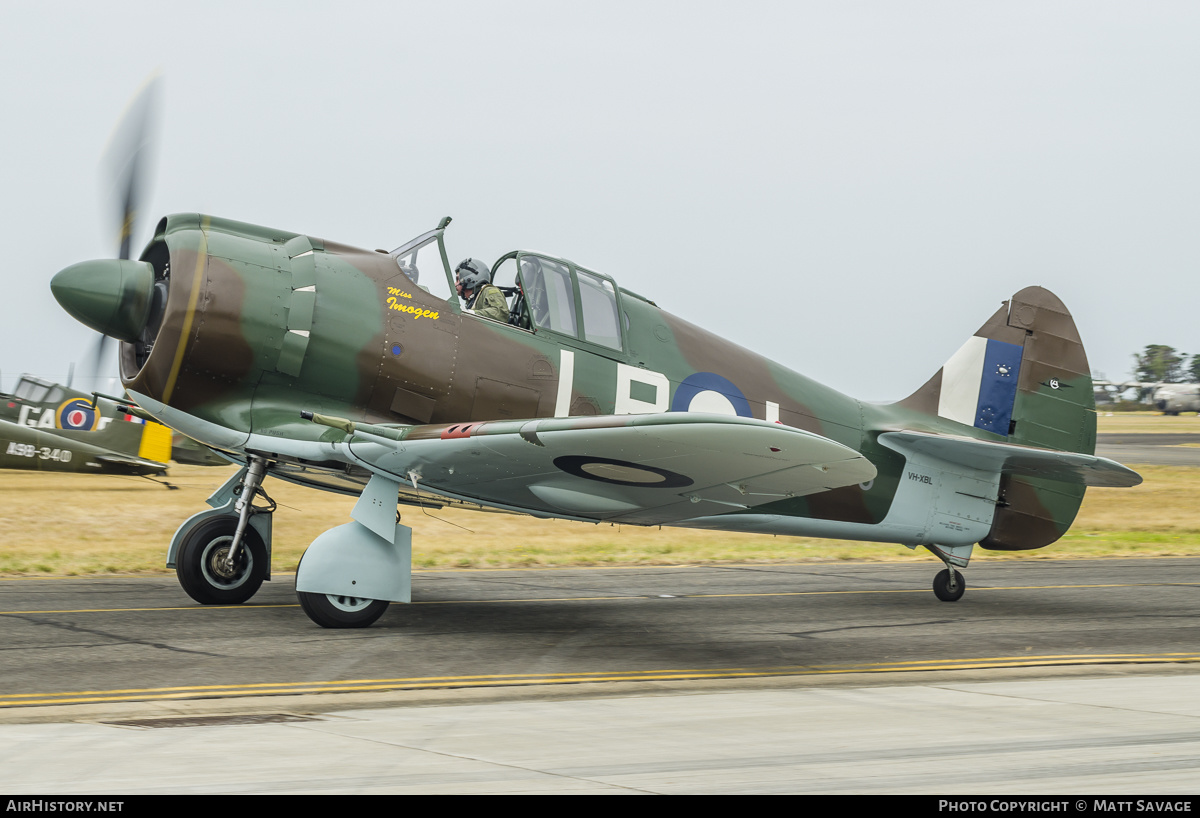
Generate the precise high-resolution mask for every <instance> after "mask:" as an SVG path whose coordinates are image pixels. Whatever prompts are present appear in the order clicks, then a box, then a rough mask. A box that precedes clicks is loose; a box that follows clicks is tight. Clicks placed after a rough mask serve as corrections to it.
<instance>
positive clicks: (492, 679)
mask: <svg viewBox="0 0 1200 818" xmlns="http://www.w3.org/2000/svg"><path fill="white" fill-rule="evenodd" d="M1165 662H1200V653H1164V654H1128V653H1118V654H1082V655H1080V654H1055V655H1046V656H1009V657H1005V656H999V657H989V658H974V659H959V660H917V661H908V662H887V663H874V664H862V665H816V666H805V665H784V666H769V667H759V668H711V669H702V668H688V669H663V670H646V671H593V672H587V673H544V674H490V675H468V676H418V677H410V678H397V679H354V680H347V681H316V682H278V683H271V682H262V683H255V684H241V685H193V686H186V687H160V688H126V689H118V690H84V691H73V692H64V693H20V694H8V695H0V707H16V706H30V705H47V704H87V703H99V702H119V701H166V700H178V699H188V698H201V697H213V696H220V697H236V696H267V695H295V694H298V693H352V692H375V691H383V690H417V689H420V690H437V689H445V688H480V687H502V686H516V685H552V684H554V685H557V684H581V683H585V682H631V681H632V682H636V681H642V682H653V681H695V680H704V679H736V678H755V677H759V678H763V677H772V676H816V675H830V674H846V673H888V672H913V671H930V670H979V669H992V668H1011V667H1037V666H1047V665H1111V664H1135V663H1136V664H1149V663H1165Z"/></svg>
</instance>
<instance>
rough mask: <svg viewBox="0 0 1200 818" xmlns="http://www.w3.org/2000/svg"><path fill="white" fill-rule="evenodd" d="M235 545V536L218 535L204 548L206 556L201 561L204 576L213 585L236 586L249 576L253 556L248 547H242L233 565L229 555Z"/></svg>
mask: <svg viewBox="0 0 1200 818" xmlns="http://www.w3.org/2000/svg"><path fill="white" fill-rule="evenodd" d="M232 545H233V537H230V536H225V537H218V538H217V539H215V540H213V541H212V542H210V543H209V544H208V545H207V546H205V548H204V557H203V559H202V560H201V562H200V567H201V570H202V571H203V572H204V577H205V579H207V580H208V581H209V582H211V583H212V584H213V585H215V586H218V587H224V588H236V587H237V586H238V585H241V584H242V583H243V582H244V581H245V580H246V577H247V576H249V573H250V572H249V570H248V569H249V566H250V560H251V559H252V558H251V557H249V556H248V554H247V551H246V549H241V553H240V554H238V559H237V562H236V563H235V564H234V565H233V566H232V567H231V566H230V565H229V561H228V559H227V558H228V556H229V548H230V546H232Z"/></svg>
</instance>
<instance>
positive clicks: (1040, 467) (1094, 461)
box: [879, 432, 1142, 486]
mask: <svg viewBox="0 0 1200 818" xmlns="http://www.w3.org/2000/svg"><path fill="white" fill-rule="evenodd" d="M879 442H880V443H882V444H883V445H884V446H887V447H888V448H889V449H894V450H895V451H897V452H900V453H901V454H906V453H908V452H916V453H919V454H923V455H926V456H927V457H935V458H937V459H939V460H944V461H946V462H947V463H955V464H958V465H960V466H968V467H970V468H973V469H981V470H988V471H997V472H1001V473H1007V474H1016V475H1021V476H1024V477H1041V478H1044V479H1046V480H1057V481H1058V482H1061V483H1075V484H1077V485H1084V486H1136V485H1138V484H1139V483H1141V482H1142V477H1141V475H1140V474H1138V473H1137V472H1135V471H1133V470H1132V469H1128V468H1126V467H1125V466H1122V465H1121V464H1120V463H1118V462H1116V461H1115V460H1109V459H1108V458H1106V457H1097V456H1095V455H1090V454H1078V453H1076V452H1060V451H1054V450H1052V449H1035V448H1033V447H1031V446H1017V445H1014V444H1012V443H997V442H993V441H989V440H976V439H974V438H969V437H957V436H954V435H934V434H927V433H925V432H884V433H883V434H881V435H880V436H879Z"/></svg>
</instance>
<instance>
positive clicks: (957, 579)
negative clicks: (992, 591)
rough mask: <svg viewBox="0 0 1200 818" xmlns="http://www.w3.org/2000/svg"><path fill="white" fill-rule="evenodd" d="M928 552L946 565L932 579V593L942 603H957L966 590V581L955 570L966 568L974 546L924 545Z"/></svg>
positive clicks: (960, 573)
mask: <svg viewBox="0 0 1200 818" xmlns="http://www.w3.org/2000/svg"><path fill="white" fill-rule="evenodd" d="M925 547H926V548H928V549H929V552H930V553H931V554H933V555H934V556H935V557H937V558H938V559H940V560H941V561H942V562H944V563H946V568H945V570H943V571H939V572H938V573H937V576H935V577H934V578H933V593H934V595H935V596H936V597H937V598H938V599H940V600H941V601H942V602H957V601H958V600H959V599H961V598H962V595H963V594H964V593H966V590H967V580H966V578H965V577H963V575H962V572H960V571H956V570H954V569H955V568H966V567H967V563H969V562H970V561H971V551H972V550H973V549H974V548H975V546H974V545H956V546H943V545H926V546H925Z"/></svg>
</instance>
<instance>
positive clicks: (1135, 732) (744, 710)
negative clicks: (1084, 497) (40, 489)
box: [0, 558, 1200, 794]
mask: <svg viewBox="0 0 1200 818" xmlns="http://www.w3.org/2000/svg"><path fill="white" fill-rule="evenodd" d="M937 567H938V566H937V565H936V564H932V563H925V564H883V563H873V564H818V565H813V564H802V565H760V566H699V567H644V568H625V569H571V570H544V569H543V570H528V571H458V572H454V571H448V572H422V573H419V574H417V575H416V576H415V577H414V583H413V585H414V598H415V603H414V604H413V605H410V606H402V605H394V606H392V607H391V608H390V609H389V610H388V612H387V613H385V614H384V616H383V617H382V618H381V619H380V620H379V622H377V623H376V625H375V626H373V627H371V628H369V629H366V630H356V631H329V630H322V629H320V628H318V627H316V626H315V625H313V624H311V623H310V622H309V621H308V619H307V617H305V616H304V614H303V612H302V611H301V610H300V609H299V607H298V606H297V605H296V604H295V600H294V597H293V596H292V582H291V577H290V576H281V577H277V578H276V579H275V580H274V581H273V582H271V583H269V584H268V585H266V586H264V590H263V591H261V592H260V594H259V596H258V597H256V598H255V599H254V600H253V601H252V602H251V603H250V604H247V605H242V606H233V607H204V606H199V605H195V604H193V603H192V602H191V601H190V600H188V599H187V597H186V596H184V594H183V592H182V591H181V590H180V589H179V588H178V587H177V585H176V584H175V582H174V579H173V578H171V577H161V578H160V577H147V578H143V577H136V578H111V579H12V580H3V581H0V599H3V600H4V605H3V606H2V607H3V611H0V645H2V646H3V648H2V651H3V654H2V656H3V658H2V659H0V665H2V667H3V698H2V699H0V787H2V788H3V789H5V790H6V791H9V792H18V791H19V792H38V793H94V794H99V793H138V792H142V793H183V792H244V793H254V792H260V793H269V792H329V793H334V792H355V793H358V792H364V793H365V792H589V793H590V792H912V793H920V792H928V793H978V792H994V793H1036V792H1043V793H1055V792H1057V793H1066V792H1084V793H1087V792H1092V793H1096V792H1122V793H1129V792H1141V793H1146V792H1156V793H1171V792H1175V793H1187V792H1194V791H1195V789H1196V788H1197V784H1196V782H1197V778H1196V769H1197V768H1198V767H1200V695H1197V694H1200V674H1198V673H1197V672H1196V671H1197V670H1200V641H1198V640H1200V625H1198V624H1197V618H1196V616H1195V612H1196V607H1197V597H1198V595H1200V559H1175V558H1164V559H1140V560H1106V561H1042V560H1030V561H1028V562H1003V563H999V562H998V563H987V562H978V563H976V564H975V565H974V566H972V568H971V569H970V570H968V571H967V572H966V575H967V577H968V590H967V593H966V595H965V596H964V597H963V599H962V600H960V601H959V602H955V603H943V602H938V601H937V600H936V598H935V597H934V596H933V593H932V591H931V590H930V589H929V582H930V580H931V578H932V575H933V573H934V570H935V569H936V568H937ZM320 694H325V695H320ZM328 694H336V695H328Z"/></svg>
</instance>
